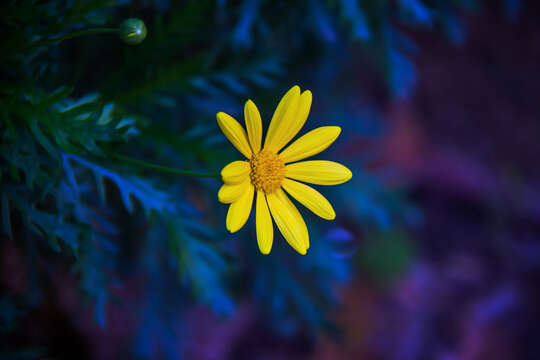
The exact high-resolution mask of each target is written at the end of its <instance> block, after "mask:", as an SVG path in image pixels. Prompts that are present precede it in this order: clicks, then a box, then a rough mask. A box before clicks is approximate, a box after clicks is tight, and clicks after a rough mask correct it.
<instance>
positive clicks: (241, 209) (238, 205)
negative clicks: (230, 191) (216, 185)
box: [226, 184, 255, 233]
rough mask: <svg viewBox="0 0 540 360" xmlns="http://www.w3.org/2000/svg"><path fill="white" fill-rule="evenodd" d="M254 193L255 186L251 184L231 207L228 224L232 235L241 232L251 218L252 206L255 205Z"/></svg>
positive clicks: (228, 213)
mask: <svg viewBox="0 0 540 360" xmlns="http://www.w3.org/2000/svg"><path fill="white" fill-rule="evenodd" d="M254 191H255V190H254V188H253V185H251V184H249V186H248V187H247V188H246V189H245V192H244V193H243V194H242V195H240V197H239V198H238V200H236V201H235V202H233V203H232V204H231V205H230V206H229V211H228V212H227V220H226V224H227V230H229V231H230V232H231V233H234V232H237V231H238V230H240V229H241V228H242V226H244V224H245V223H246V221H247V219H248V218H249V214H250V213H251V206H252V205H253V193H254Z"/></svg>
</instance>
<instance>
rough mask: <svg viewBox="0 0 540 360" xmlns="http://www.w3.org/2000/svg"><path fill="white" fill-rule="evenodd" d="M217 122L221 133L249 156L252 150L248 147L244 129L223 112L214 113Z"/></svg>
mask: <svg viewBox="0 0 540 360" xmlns="http://www.w3.org/2000/svg"><path fill="white" fill-rule="evenodd" d="M216 118H217V123H218V125H219V128H220V129H221V131H223V134H225V136H226V137H227V139H229V141H230V142H231V143H232V144H233V145H234V147H235V148H237V149H238V151H240V152H241V153H242V154H244V156H245V157H247V158H248V159H249V158H251V155H252V152H251V148H250V147H249V143H248V139H247V135H246V131H245V130H244V128H243V127H242V125H240V123H238V121H236V120H235V119H234V118H233V117H232V116H230V115H227V114H225V113H224V112H218V113H217V115H216Z"/></svg>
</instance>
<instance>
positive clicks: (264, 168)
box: [249, 149, 285, 194]
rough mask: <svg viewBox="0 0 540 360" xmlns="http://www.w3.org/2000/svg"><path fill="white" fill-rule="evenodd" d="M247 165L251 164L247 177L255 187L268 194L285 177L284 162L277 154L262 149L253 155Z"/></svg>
mask: <svg viewBox="0 0 540 360" xmlns="http://www.w3.org/2000/svg"><path fill="white" fill-rule="evenodd" d="M249 165H250V166H251V172H250V173H249V177H250V178H251V183H252V184H253V186H255V189H257V190H262V191H264V192H265V193H266V194H269V193H271V192H273V191H275V190H277V189H278V188H279V187H280V186H281V181H282V180H283V178H284V177H285V164H284V163H283V161H282V160H281V159H280V158H279V156H278V155H277V154H275V153H273V152H271V151H268V150H264V149H263V150H261V152H260V153H258V154H257V155H253V157H252V158H251V160H250V162H249Z"/></svg>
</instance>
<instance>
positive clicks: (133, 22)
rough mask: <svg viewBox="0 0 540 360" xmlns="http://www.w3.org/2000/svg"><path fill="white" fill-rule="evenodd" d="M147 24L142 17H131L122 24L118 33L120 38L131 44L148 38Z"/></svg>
mask: <svg viewBox="0 0 540 360" xmlns="http://www.w3.org/2000/svg"><path fill="white" fill-rule="evenodd" d="M146 34H147V30H146V25H144V22H143V21H142V20H141V19H136V18H130V19H126V20H124V21H123V22H122V24H120V29H119V32H118V35H119V36H120V39H122V41H124V42H125V43H127V44H129V45H137V44H140V43H142V42H143V40H144V39H145V38H146Z"/></svg>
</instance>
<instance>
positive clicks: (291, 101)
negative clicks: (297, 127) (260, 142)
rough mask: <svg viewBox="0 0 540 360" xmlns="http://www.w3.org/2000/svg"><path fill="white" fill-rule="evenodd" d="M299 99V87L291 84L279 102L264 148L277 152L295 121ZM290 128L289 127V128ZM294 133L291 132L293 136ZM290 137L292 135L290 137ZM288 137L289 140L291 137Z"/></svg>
mask: <svg viewBox="0 0 540 360" xmlns="http://www.w3.org/2000/svg"><path fill="white" fill-rule="evenodd" d="M299 100H300V87H298V85H295V86H293V87H292V88H291V89H290V90H289V91H287V93H286V94H285V95H284V96H283V98H282V99H281V101H280V102H279V104H278V106H277V108H276V111H275V112H274V116H272V121H270V126H269V127H268V133H267V135H266V139H265V141H264V148H265V149H268V150H271V151H275V152H278V151H279V150H280V149H281V147H283V145H284V144H283V145H281V146H280V144H282V143H283V140H286V138H287V137H289V133H288V132H287V131H288V129H289V128H290V127H291V124H292V123H294V122H295V121H296V112H297V110H298V102H299ZM289 130H290V129H289ZM294 135H296V134H293V135H292V136H294ZM291 138H292V137H291ZM291 138H289V140H290V139H291Z"/></svg>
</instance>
